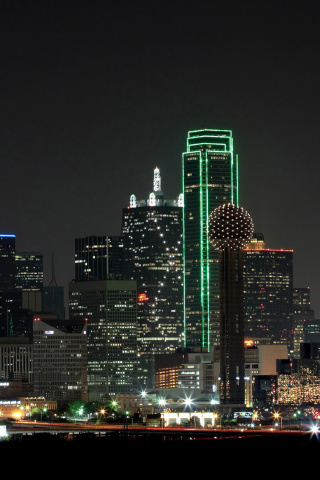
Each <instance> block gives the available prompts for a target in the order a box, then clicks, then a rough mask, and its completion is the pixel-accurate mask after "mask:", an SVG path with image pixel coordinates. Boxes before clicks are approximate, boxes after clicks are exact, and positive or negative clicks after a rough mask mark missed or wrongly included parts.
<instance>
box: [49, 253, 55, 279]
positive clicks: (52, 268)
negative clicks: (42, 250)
mask: <svg viewBox="0 0 320 480" xmlns="http://www.w3.org/2000/svg"><path fill="white" fill-rule="evenodd" d="M51 258H52V260H51V280H50V283H49V287H51V286H55V287H57V282H56V278H55V274H54V256H53V252H52V257H51Z"/></svg>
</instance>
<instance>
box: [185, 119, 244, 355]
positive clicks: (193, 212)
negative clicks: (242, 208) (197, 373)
mask: <svg viewBox="0 0 320 480" xmlns="http://www.w3.org/2000/svg"><path fill="white" fill-rule="evenodd" d="M182 171H183V196H184V208H183V256H184V276H183V285H184V292H183V297H184V321H183V323H184V346H185V347H187V348H195V347H196V348H202V349H205V350H208V351H209V350H210V348H211V346H212V345H218V344H219V298H218V297H219V280H218V277H219V273H218V272H219V269H218V252H217V251H215V250H214V248H213V247H212V246H211V245H210V243H209V240H208V236H207V232H208V219H209V215H210V213H211V212H212V211H213V210H214V209H215V208H216V207H218V206H220V205H223V204H225V203H228V202H230V203H232V204H235V205H238V159H237V155H236V154H235V153H234V150H233V138H232V132H231V131H230V130H215V129H203V130H195V131H190V132H189V133H188V138H187V151H186V152H185V153H183V165H182Z"/></svg>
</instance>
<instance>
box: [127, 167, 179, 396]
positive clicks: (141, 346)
mask: <svg viewBox="0 0 320 480" xmlns="http://www.w3.org/2000/svg"><path fill="white" fill-rule="evenodd" d="M122 236H123V242H124V262H123V272H124V276H125V278H127V279H134V280H136V281H137V287H138V305H137V321H138V338H137V341H138V353H139V359H140V360H139V382H140V385H141V388H145V387H149V388H150V387H152V386H153V385H154V355H156V354H159V353H162V354H167V353H172V352H175V350H176V349H177V348H179V347H181V346H182V199H181V196H179V197H177V199H175V200H169V199H167V198H165V196H164V194H163V192H162V189H161V176H160V170H159V168H156V169H155V170H154V179H153V191H152V192H151V193H150V195H149V197H148V198H147V199H146V200H141V201H138V200H137V199H136V197H135V196H134V195H132V196H131V198H130V205H129V206H128V208H124V209H123V217H122Z"/></svg>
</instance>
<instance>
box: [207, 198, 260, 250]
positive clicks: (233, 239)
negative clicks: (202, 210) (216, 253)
mask: <svg viewBox="0 0 320 480" xmlns="http://www.w3.org/2000/svg"><path fill="white" fill-rule="evenodd" d="M253 228H254V226H253V221H252V218H251V216H250V215H249V213H248V212H247V211H246V210H245V209H244V208H242V207H237V206H236V205H233V204H232V203H226V204H224V205H221V206H220V207H217V208H215V209H214V210H213V212H211V214H210V216H209V231H208V236H209V241H210V243H211V244H212V245H213V246H214V248H216V249H217V250H224V249H225V248H228V247H229V248H230V249H231V250H240V249H243V248H244V247H245V245H246V243H247V242H248V241H249V240H250V239H251V237H252V235H253Z"/></svg>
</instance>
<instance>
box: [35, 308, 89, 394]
mask: <svg viewBox="0 0 320 480" xmlns="http://www.w3.org/2000/svg"><path fill="white" fill-rule="evenodd" d="M86 330H87V324H86V322H84V321H78V322H72V321H69V320H66V321H64V320H57V319H51V320H50V319H49V318H48V317H46V316H44V319H42V318H41V316H39V317H35V318H34V320H33V368H34V376H33V378H34V395H35V396H39V397H40V396H42V397H45V398H46V399H48V400H55V401H57V402H59V403H64V402H71V401H74V400H83V401H87V399H88V397H87V335H86Z"/></svg>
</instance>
